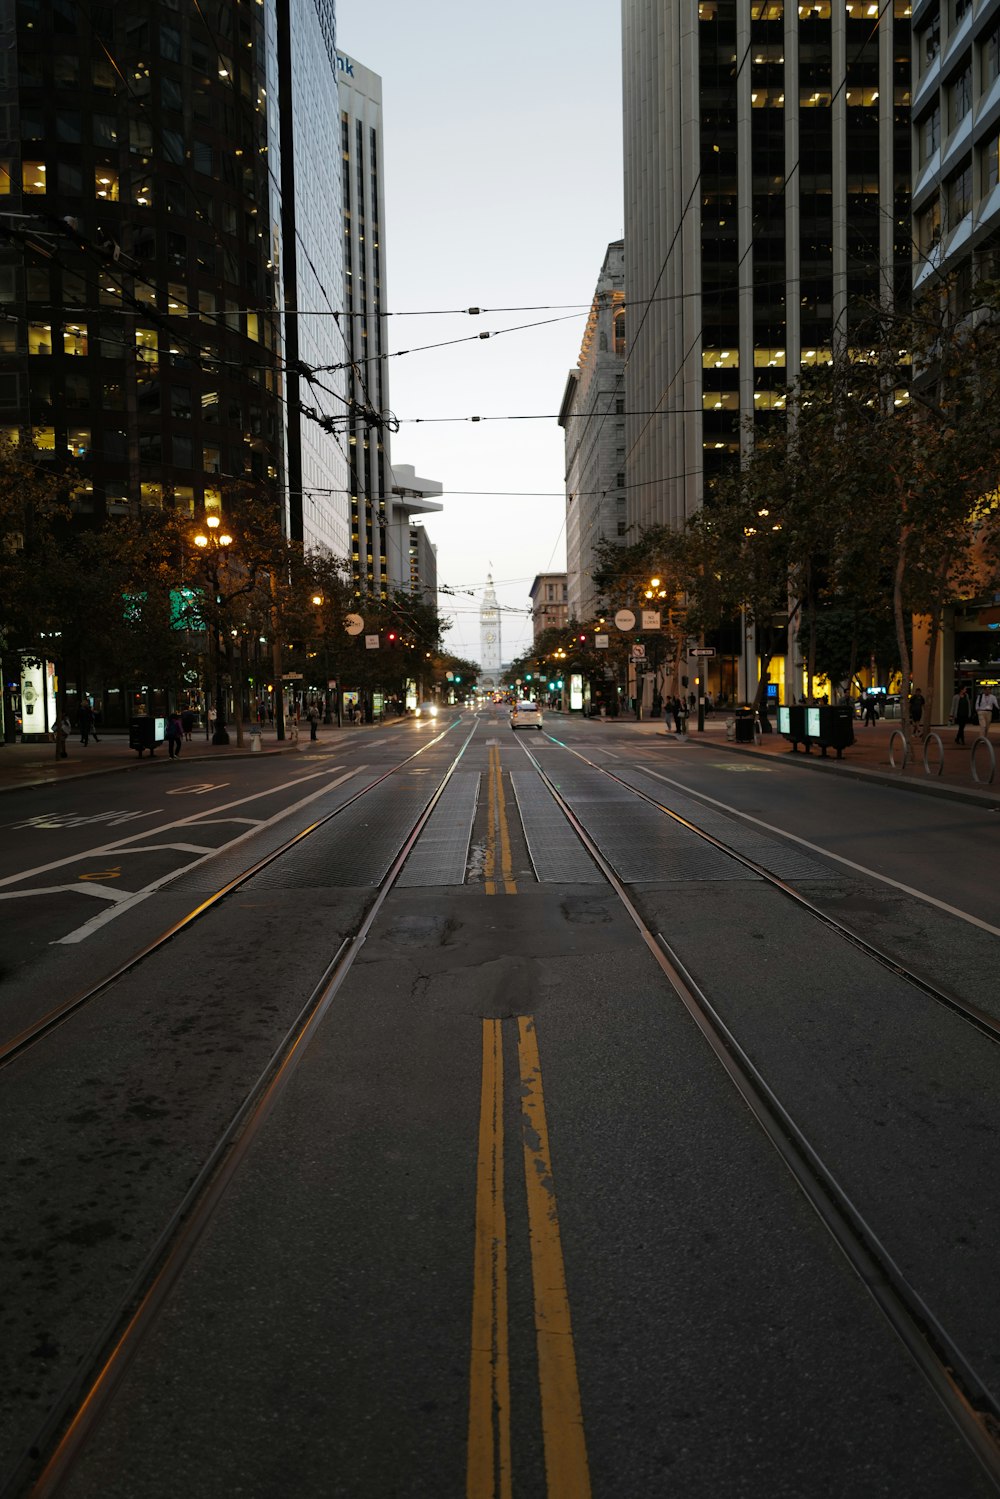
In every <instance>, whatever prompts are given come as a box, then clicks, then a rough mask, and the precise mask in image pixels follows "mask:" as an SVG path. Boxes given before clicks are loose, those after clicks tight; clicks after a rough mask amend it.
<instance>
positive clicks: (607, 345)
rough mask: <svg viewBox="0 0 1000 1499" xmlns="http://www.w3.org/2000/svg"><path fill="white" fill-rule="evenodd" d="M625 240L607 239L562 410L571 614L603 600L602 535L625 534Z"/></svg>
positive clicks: (618, 537) (584, 617) (584, 614)
mask: <svg viewBox="0 0 1000 1499" xmlns="http://www.w3.org/2000/svg"><path fill="white" fill-rule="evenodd" d="M624 300H625V246H624V243H623V241H621V240H617V241H615V242H614V243H613V244H611V245H609V246H608V250H607V254H606V256H605V259H604V265H603V266H602V268H601V275H600V279H599V280H598V283H597V289H596V291H595V293H594V301H593V306H592V308H591V313H590V317H589V319H588V322H587V328H586V332H585V334H584V339H583V346H582V348H581V350H580V362H579V365H578V367H577V369H576V370H574V371H572V372H571V374H570V379H569V382H568V384H567V388H566V395H565V397H564V401H563V409H562V411H561V412H560V417H559V421H560V425H561V426H562V428H563V430H564V431H565V434H566V471H565V472H566V573H567V599H568V605H569V615H570V617H571V618H572V619H577V620H580V621H581V622H585V621H588V620H590V619H591V618H593V617H594V615H595V614H596V611H597V606H598V604H599V602H600V599H599V597H598V590H597V587H596V585H595V583H594V580H593V572H594V567H595V564H596V559H595V548H596V546H597V545H598V543H599V542H602V541H606V540H610V541H615V542H624V541H625V539H626V522H627V516H626V500H625V415H624V411H625V384H624V373H625V348H626V344H627V317H626V314H625V308H624Z"/></svg>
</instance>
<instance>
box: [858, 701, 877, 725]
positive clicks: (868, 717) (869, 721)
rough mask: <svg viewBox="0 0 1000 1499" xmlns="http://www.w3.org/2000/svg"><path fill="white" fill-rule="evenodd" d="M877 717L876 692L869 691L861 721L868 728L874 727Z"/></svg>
mask: <svg viewBox="0 0 1000 1499" xmlns="http://www.w3.org/2000/svg"><path fill="white" fill-rule="evenodd" d="M877 719H878V703H877V702H876V700H875V694H874V692H869V693H867V694H866V696H865V700H864V703H863V704H862V713H861V722H862V724H863V725H864V727H865V728H866V729H867V728H869V727H871V728H874V727H875V723H876V720H877Z"/></svg>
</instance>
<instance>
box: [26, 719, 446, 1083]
mask: <svg viewBox="0 0 1000 1499" xmlns="http://www.w3.org/2000/svg"><path fill="white" fill-rule="evenodd" d="M460 722H461V720H460V719H456V720H455V723H453V724H449V725H448V727H447V728H446V729H443V730H442V731H441V733H440V734H437V735H435V737H434V738H433V739H428V741H427V743H426V744H422V745H421V746H420V748H419V749H418V750H414V751H413V754H412V755H407V756H406V758H405V760H401V761H400V762H399V764H398V765H394V766H392V768H391V769H390V770H387V771H385V773H384V774H383V775H380V776H378V777H377V778H376V779H375V780H374V781H370V782H369V783H368V785H367V786H362V787H360V789H359V790H357V791H355V792H354V793H353V795H351V796H349V797H347V799H346V800H345V801H343V802H341V803H340V805H339V806H338V807H334V808H333V810H332V811H330V812H327V813H326V814H325V816H323V817H318V818H317V819H316V821H315V822H311V823H310V824H309V826H308V827H305V828H301V829H300V830H299V832H297V833H295V834H293V836H292V837H291V838H288V839H286V840H285V842H284V843H282V844H281V845H280V846H279V847H278V848H276V849H272V851H271V852H270V853H269V854H265V855H264V856H263V858H260V859H258V860H256V862H255V863H253V864H251V865H250V866H249V867H248V868H247V869H244V870H243V871H242V872H241V873H240V874H238V875H236V876H235V878H233V879H231V880H229V881H228V882H227V883H226V884H225V885H221V886H220V887H219V889H218V890H216V891H214V892H213V893H212V894H211V895H209V896H208V897H207V898H206V899H205V900H203V901H201V902H200V903H199V904H198V905H197V906H195V907H194V908H193V909H192V910H190V911H189V912H188V913H187V915H186V916H182V917H181V918H180V920H178V921H175V922H173V923H172V925H171V926H169V927H167V929H166V931H163V932H161V933H160V935H159V936H158V937H154V938H153V939H152V941H150V942H147V943H146V945H145V946H144V947H141V948H140V949H139V950H138V951H137V952H135V953H133V954H132V956H131V957H129V958H126V959H125V961H124V962H123V963H120V964H119V966H118V967H117V968H115V969H114V970H113V972H111V973H109V974H107V975H105V977H104V978H102V979H99V980H98V982H97V983H96V984H92V985H91V987H90V988H89V989H84V990H83V991H82V992H81V993H79V994H75V995H73V996H72V998H70V999H66V1000H63V1002H62V1003H61V1004H58V1005H56V1006H55V1007H54V1008H53V1009H51V1010H49V1011H48V1012H47V1013H46V1014H45V1015H43V1016H41V1017H40V1019H38V1020H35V1021H33V1022H32V1023H31V1025H28V1026H25V1028H24V1030H22V1031H19V1032H18V1033H17V1035H15V1036H13V1037H11V1039H10V1040H9V1041H4V1042H0V1068H3V1067H5V1066H7V1064H8V1063H9V1062H12V1061H14V1059H15V1058H16V1057H20V1056H23V1055H24V1053H25V1052H26V1051H28V1050H29V1049H30V1048H31V1047H32V1046H34V1045H36V1044H37V1043H38V1042H39V1041H41V1040H42V1039H43V1038H44V1037H45V1036H48V1035H49V1034H51V1032H52V1031H54V1030H57V1029H58V1027H59V1026H61V1025H64V1024H65V1023H66V1021H67V1020H68V1019H69V1018H70V1017H71V1016H72V1015H74V1014H75V1013H76V1011H77V1010H80V1009H82V1008H83V1007H84V1006H86V1005H88V1004H90V1002H91V1001H92V1000H94V999H96V998H97V997H98V995H100V994H103V992H104V991H105V990H106V989H109V988H110V987H111V985H112V984H116V983H117V982H118V980H119V979H120V978H123V977H124V976H125V974H127V973H130V972H131V971H132V969H133V968H137V967H138V965H139V964H140V963H142V962H144V961H145V960H146V958H148V957H151V956H152V955H153V953H156V952H159V951H160V949H161V948H163V947H165V946H166V945H167V943H168V942H170V941H172V940H173V938H174V937H176V936H177V935H178V934H179V933H180V932H183V931H185V930H186V929H187V928H188V927H189V926H192V925H193V924H194V923H195V922H196V921H198V920H200V918H201V917H202V916H205V915H206V914H207V913H208V912H209V911H211V910H214V908H215V907H216V906H217V905H219V904H220V902H222V901H224V900H225V899H226V897H227V896H229V895H232V894H233V892H234V891H236V890H239V889H240V888H241V887H242V886H243V885H245V884H246V883H247V881H248V880H251V879H253V877H254V875H256V874H259V873H260V872H261V870H262V869H266V868H267V867H268V866H269V865H270V864H273V863H274V862H275V861H276V860H277V859H280V858H282V857H283V856H284V855H285V854H287V853H288V852H289V850H290V849H293V848H294V847H295V846H296V844H298V843H301V842H302V841H303V839H305V838H308V837H310V836H311V835H312V834H313V833H315V832H317V831H318V830H319V829H320V828H322V827H325V826H326V824H327V823H328V822H332V820H333V819H334V818H335V817H339V816H340V815H341V814H342V813H343V812H346V811H347V809H348V807H352V806H353V805H354V803H355V802H357V801H360V800H361V798H362V797H364V796H367V795H368V794H369V792H372V791H374V790H375V789H376V787H378V786H381V785H382V783H383V782H384V781H387V780H388V779H389V777H390V776H394V775H398V774H399V772H400V771H401V770H403V768H404V767H405V766H407V765H409V763H410V761H411V760H415V759H416V758H417V756H418V755H422V754H423V753H424V752H425V750H429V749H430V748H431V746H432V745H435V744H437V743H439V742H440V740H442V739H443V738H444V736H445V734H447V733H450V731H451V730H452V729H453V728H454V727H455V726H456V724H458V723H460ZM194 826H197V824H194ZM224 852H225V848H220V849H219V850H218V853H220V854H221V853H224ZM183 872H184V871H183V870H181V871H179V873H183Z"/></svg>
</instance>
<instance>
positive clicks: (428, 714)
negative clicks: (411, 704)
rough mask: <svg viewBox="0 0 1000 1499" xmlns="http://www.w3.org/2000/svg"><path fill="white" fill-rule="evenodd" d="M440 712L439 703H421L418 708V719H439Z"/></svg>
mask: <svg viewBox="0 0 1000 1499" xmlns="http://www.w3.org/2000/svg"><path fill="white" fill-rule="evenodd" d="M439 711H440V710H439V708H438V705H437V703H420V704H418V706H417V717H418V718H437V716H438V713H439Z"/></svg>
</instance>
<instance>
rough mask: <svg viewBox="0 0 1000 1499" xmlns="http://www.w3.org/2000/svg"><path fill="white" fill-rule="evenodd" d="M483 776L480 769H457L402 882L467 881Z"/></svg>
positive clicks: (421, 885)
mask: <svg viewBox="0 0 1000 1499" xmlns="http://www.w3.org/2000/svg"><path fill="white" fill-rule="evenodd" d="M480 780H481V777H480V775H479V772H478V771H473V770H461V771H456V772H455V774H454V775H453V776H452V778H451V780H450V781H449V782H448V784H447V786H446V787H445V789H444V791H443V793H442V795H441V800H440V801H439V802H438V804H437V806H436V807H435V808H434V811H433V812H432V813H431V816H430V818H429V820H428V823H427V826H426V827H425V828H424V830H423V832H422V833H421V834H420V837H419V838H418V839H417V843H416V847H415V848H414V850H413V852H412V854H411V855H410V857H409V858H408V859H407V861H406V863H405V865H404V866H403V872H402V874H401V876H400V878H399V884H400V885H406V886H409V887H410V888H426V887H427V886H429V885H464V883H465V871H466V868H467V867H468V862H469V840H470V839H471V837H472V824H473V822H474V820H475V816H476V805H477V803H478V801H479V782H480Z"/></svg>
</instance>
